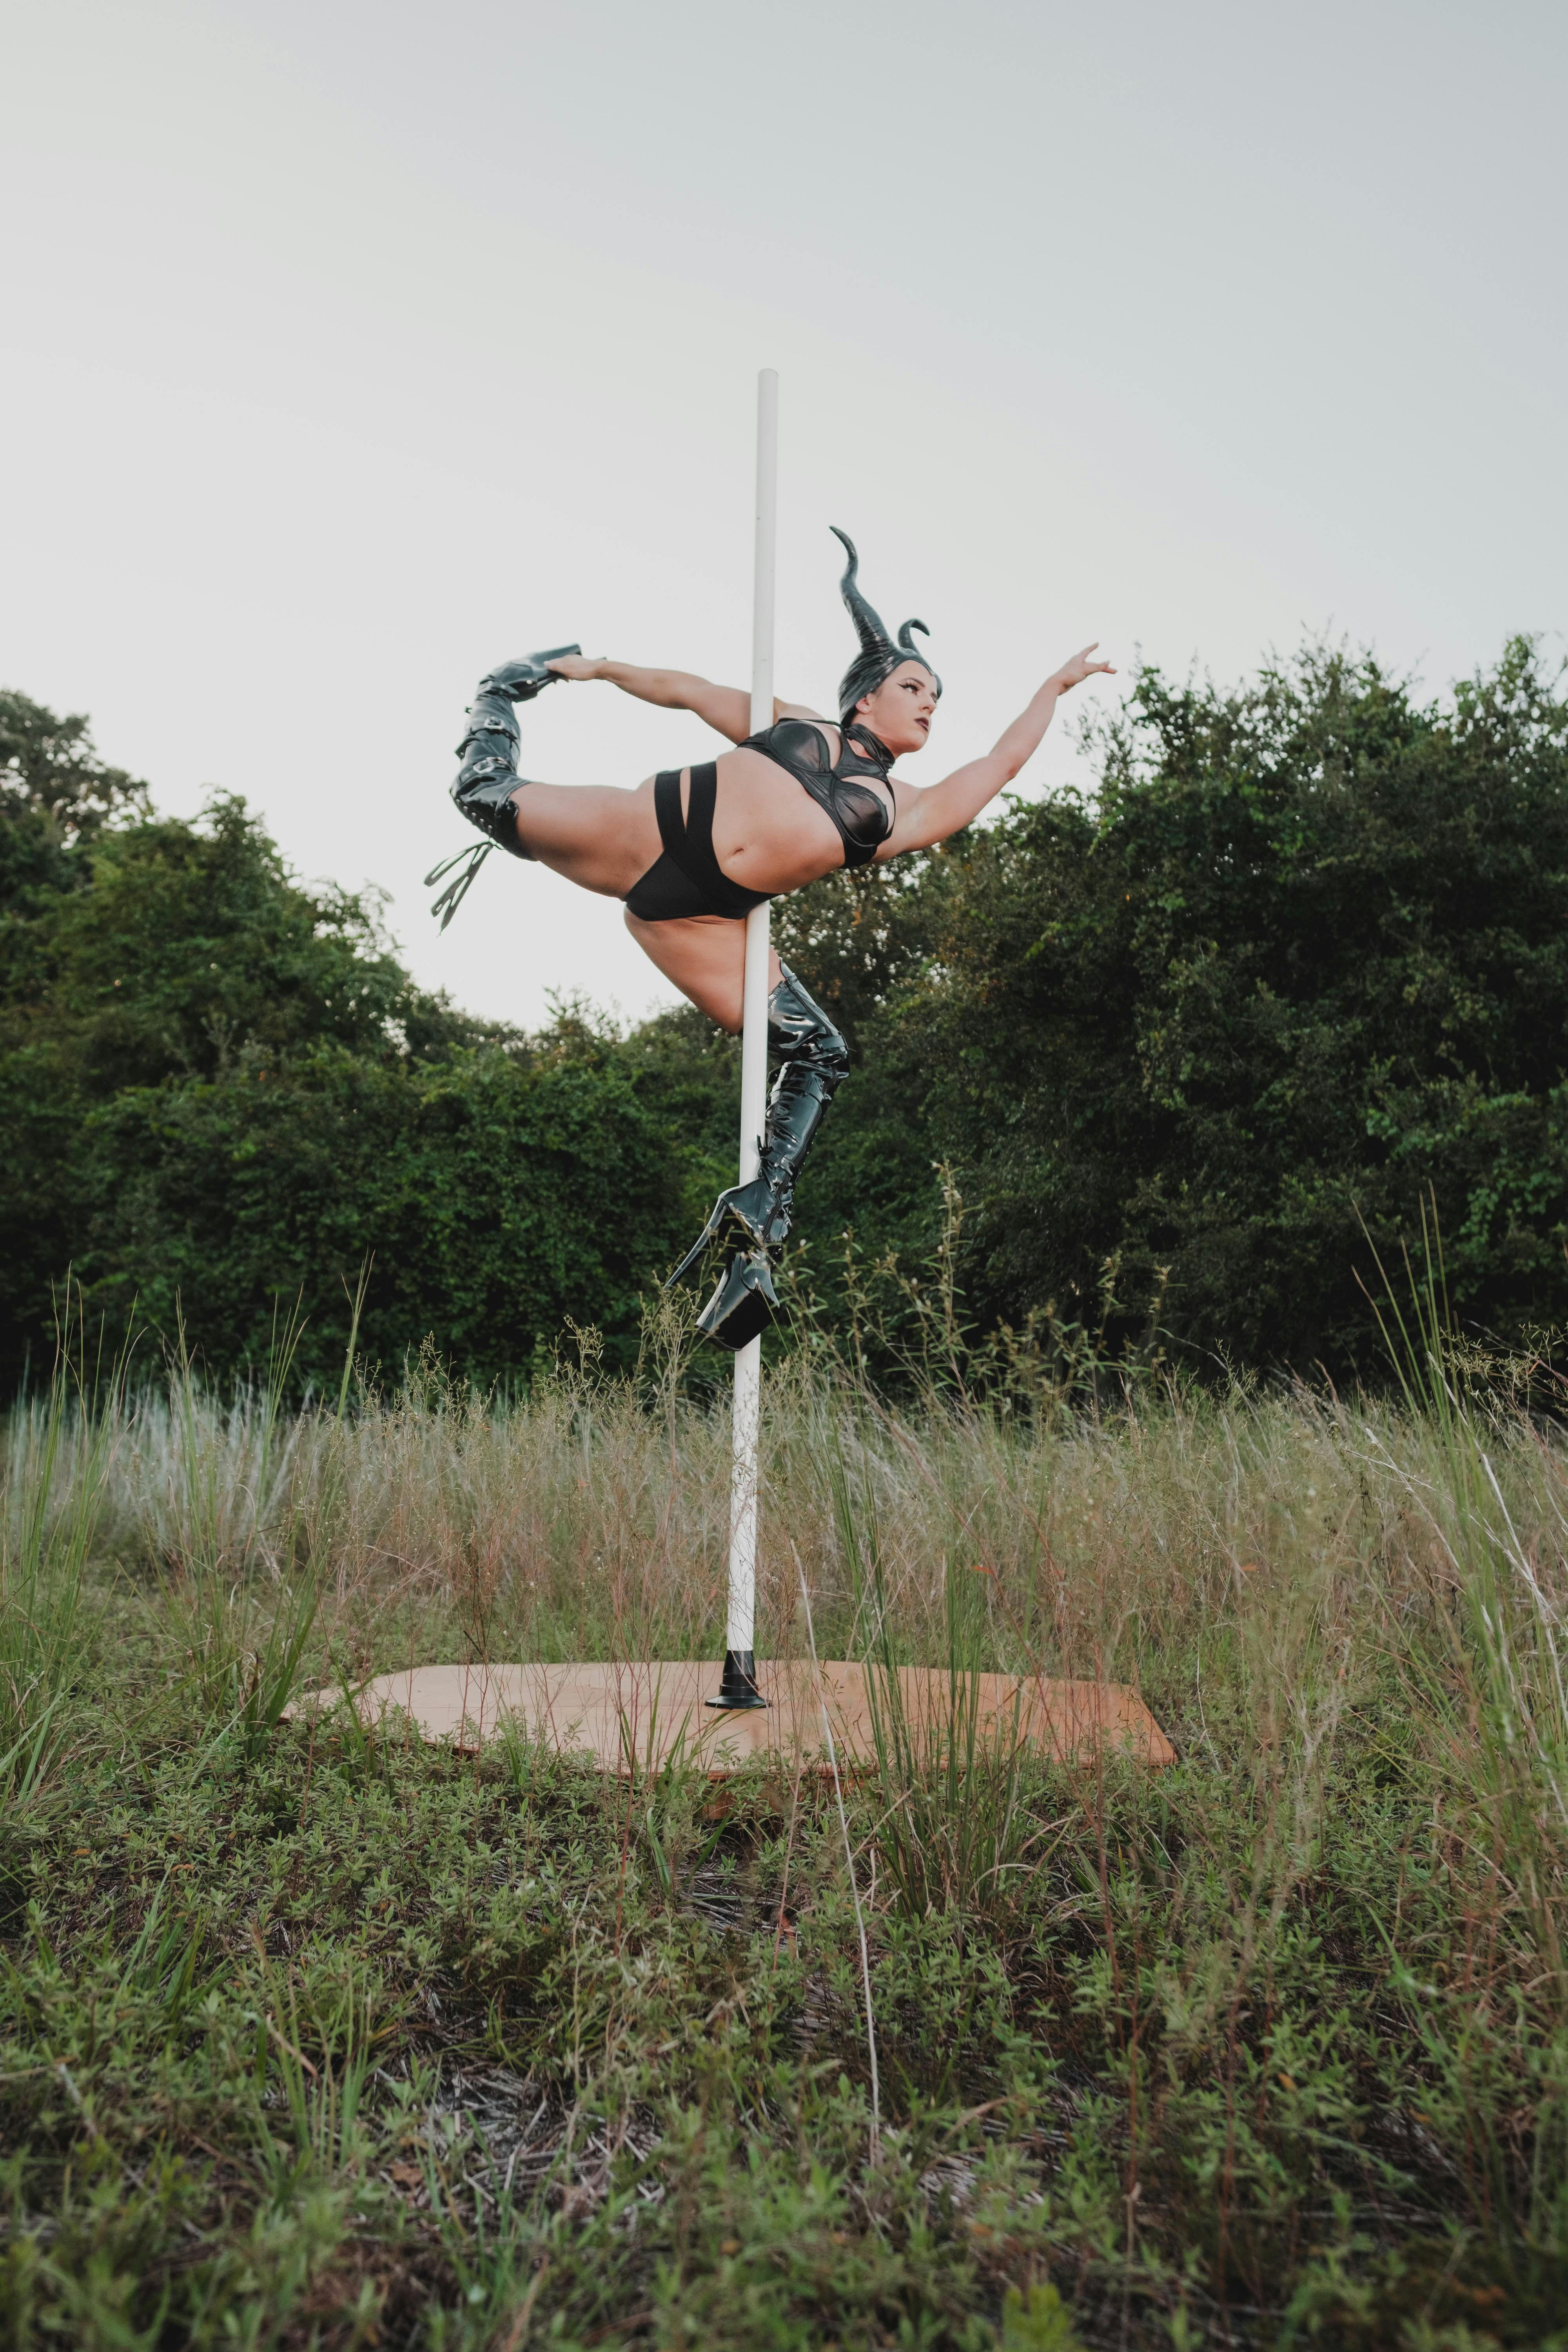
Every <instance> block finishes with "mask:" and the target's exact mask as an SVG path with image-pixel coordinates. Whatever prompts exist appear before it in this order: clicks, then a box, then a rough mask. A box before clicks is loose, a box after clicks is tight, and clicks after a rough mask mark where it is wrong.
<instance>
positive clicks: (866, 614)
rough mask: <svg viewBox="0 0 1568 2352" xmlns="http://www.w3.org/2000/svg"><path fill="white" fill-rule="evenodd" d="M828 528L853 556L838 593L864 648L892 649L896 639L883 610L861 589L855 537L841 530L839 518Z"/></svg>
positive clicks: (873, 650)
mask: <svg viewBox="0 0 1568 2352" xmlns="http://www.w3.org/2000/svg"><path fill="white" fill-rule="evenodd" d="M827 528H828V530H830V531H831V532H832V533H833V536H834V538H835V539H837V540H839V541H842V543H843V546H844V549H845V551H846V553H847V556H848V558H849V561H848V562H847V564H846V565H845V567H844V577H843V579H842V580H841V581H840V582H839V583H838V593H839V594H840V595H841V596H842V597H843V599H844V602H845V604H847V606H848V608H849V617H850V619H851V620H852V621H853V622H854V624H855V626H856V628H857V630H858V632H859V636H860V649H861V651H862V652H863V653H868V654H879V653H890V652H891V651H892V646H893V640H892V638H891V637H890V636H889V635H888V631H887V626H886V624H885V623H884V621H883V619H882V616H881V614H879V612H878V611H877V610H876V608H875V606H874V605H871V604H868V603H867V602H866V599H865V597H864V596H862V594H861V593H860V588H859V571H860V558H859V557H858V555H857V554H856V552H855V542H854V541H853V540H852V539H851V538H850V536H849V534H848V532H847V530H839V528H838V525H837V523H836V522H830V523H829V524H828V526H827Z"/></svg>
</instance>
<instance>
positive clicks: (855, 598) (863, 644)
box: [828, 522, 942, 719]
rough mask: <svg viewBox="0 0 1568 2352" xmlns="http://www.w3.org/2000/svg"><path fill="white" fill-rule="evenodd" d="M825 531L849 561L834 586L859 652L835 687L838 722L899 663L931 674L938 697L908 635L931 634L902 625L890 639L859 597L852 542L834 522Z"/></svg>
mask: <svg viewBox="0 0 1568 2352" xmlns="http://www.w3.org/2000/svg"><path fill="white" fill-rule="evenodd" d="M828 529H829V530H831V531H832V533H833V536H834V538H835V539H837V540H842V541H843V542H844V546H845V549H846V551H847V554H848V557H849V561H848V563H847V565H846V566H845V571H844V577H843V579H842V580H841V581H840V582H839V583H838V585H839V589H840V591H841V593H842V594H843V597H844V602H845V604H847V606H848V608H849V617H850V619H851V620H852V621H853V622H854V624H855V626H856V628H857V629H858V631H859V635H860V650H859V652H858V654H857V655H856V656H855V659H854V660H853V661H852V662H851V663H850V665H849V667H848V668H847V670H846V671H845V673H844V676H843V677H842V678H841V679H840V680H839V683H838V715H839V718H840V719H848V717H849V715H850V713H851V712H852V711H853V709H854V708H855V705H856V704H857V703H858V701H859V699H860V697H861V696H862V695H863V694H875V693H876V691H877V688H879V686H880V685H881V683H882V681H883V679H884V678H887V677H891V676H892V674H893V672H894V671H895V670H896V669H897V668H898V667H899V665H900V663H901V662H907V661H917V662H919V664H920V666H921V668H922V669H926V670H931V677H933V678H935V679H936V690H937V692H938V694H940V693H941V692H942V680H941V678H940V677H937V675H936V672H935V670H934V669H931V664H930V662H929V661H927V659H926V657H925V656H924V654H922V653H921V652H920V651H919V650H918V649H917V647H916V646H915V642H914V639H913V638H912V637H911V636H910V630H911V629H918V630H919V631H920V633H921V636H922V637H929V636H930V635H931V631H930V630H929V629H928V628H927V627H926V625H925V623H924V622H923V621H906V622H905V623H904V625H903V626H902V628H901V629H900V631H899V634H898V637H897V640H896V641H895V639H893V638H892V637H890V636H889V635H888V632H887V629H886V627H885V625H884V624H883V621H882V618H881V615H880V614H879V613H876V612H874V611H873V610H872V608H871V606H870V605H869V604H868V603H867V602H866V599H865V598H864V596H862V594H861V593H860V589H859V584H858V577H859V571H860V558H859V557H858V555H857V554H856V552H855V542H854V541H853V540H852V539H851V538H850V536H849V534H848V532H847V531H845V530H839V528H838V525H837V523H836V522H835V523H829V525H828Z"/></svg>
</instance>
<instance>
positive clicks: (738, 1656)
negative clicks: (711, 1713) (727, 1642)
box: [708, 1650, 767, 1707]
mask: <svg viewBox="0 0 1568 2352" xmlns="http://www.w3.org/2000/svg"><path fill="white" fill-rule="evenodd" d="M708 1705H709V1706H737V1707H738V1706H766V1705H767V1700H766V1699H765V1698H764V1697H763V1695H762V1692H761V1691H760V1690H759V1689H758V1688H757V1661H756V1659H755V1657H754V1656H753V1654H752V1652H751V1651H750V1650H726V1651H725V1653H724V1673H723V1678H722V1680H721V1682H720V1685H719V1696H718V1697H717V1698H710V1700H709V1701H708Z"/></svg>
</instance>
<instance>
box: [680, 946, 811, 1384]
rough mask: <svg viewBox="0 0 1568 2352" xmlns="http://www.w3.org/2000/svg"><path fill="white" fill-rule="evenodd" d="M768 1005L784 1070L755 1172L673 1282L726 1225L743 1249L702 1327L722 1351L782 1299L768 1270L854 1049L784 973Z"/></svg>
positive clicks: (718, 1206) (721, 1206) (761, 1322)
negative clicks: (806, 1163)
mask: <svg viewBox="0 0 1568 2352" xmlns="http://www.w3.org/2000/svg"><path fill="white" fill-rule="evenodd" d="M780 973H781V977H780V980H779V984H778V986H777V987H776V988H775V989H774V990H773V994H772V996H771V997H770V998H769V999H768V1049H769V1052H770V1053H771V1054H773V1055H776V1056H777V1057H778V1059H779V1061H780V1063H781V1065H782V1066H781V1068H780V1070H779V1074H778V1076H777V1077H776V1078H775V1079H774V1081H773V1093H772V1094H771V1096H770V1097H769V1098H768V1109H767V1119H766V1122H765V1125H764V1127H763V1138H762V1149H761V1152H760V1154H759V1158H758V1166H757V1172H756V1174H755V1176H753V1177H752V1179H751V1181H750V1182H749V1183H745V1184H734V1185H731V1188H730V1190H729V1191H728V1192H721V1194H720V1195H719V1198H718V1200H717V1201H716V1202H715V1203H714V1205H713V1213H712V1214H711V1215H710V1218H709V1220H708V1223H706V1225H705V1226H704V1227H703V1229H702V1231H701V1233H700V1234H699V1235H698V1238H697V1240H696V1242H695V1244H693V1246H692V1247H691V1248H690V1249H689V1251H688V1252H687V1254H686V1255H685V1257H684V1258H683V1259H682V1260H681V1262H680V1264H679V1265H678V1266H677V1267H676V1269H675V1272H674V1273H673V1274H672V1275H671V1276H670V1277H669V1279H670V1281H671V1282H678V1281H679V1279H680V1277H681V1276H682V1275H683V1274H685V1273H686V1272H687V1271H688V1269H689V1267H691V1266H692V1265H695V1264H696V1262H697V1260H698V1259H699V1258H700V1255H702V1252H703V1251H704V1250H705V1249H706V1248H707V1247H708V1245H709V1244H710V1242H711V1241H712V1240H713V1239H714V1238H715V1237H716V1236H717V1235H718V1234H720V1233H721V1231H722V1230H723V1228H724V1227H725V1226H726V1225H727V1224H728V1225H731V1226H732V1227H734V1228H736V1229H737V1231H736V1238H737V1239H738V1241H739V1242H740V1244H741V1246H740V1248H739V1249H738V1250H737V1251H736V1252H735V1254H734V1255H733V1256H732V1257H731V1262H730V1265H729V1267H728V1269H727V1271H726V1272H725V1274H724V1276H723V1277H722V1279H721V1281H720V1283H719V1286H718V1288H717V1289H716V1290H715V1291H714V1293H713V1296H712V1297H711V1298H710V1300H709V1301H708V1304H707V1305H706V1307H704V1308H703V1310H702V1312H701V1314H700V1316H699V1317H698V1318H697V1328H698V1329H699V1330H700V1331H701V1332H702V1333H703V1334H704V1336H705V1337H706V1338H708V1339H716V1340H717V1341H718V1342H719V1343H720V1345H721V1347H726V1348H743V1347H744V1346H745V1344H746V1342H747V1340H748V1339H754V1338H755V1337H756V1335H757V1333H758V1332H759V1331H761V1330H762V1329H763V1328H764V1327H765V1326H766V1325H767V1324H768V1323H769V1322H771V1321H772V1319H773V1313H774V1310H775V1309H776V1308H777V1306H778V1298H777V1296H776V1294H775V1292H774V1290H773V1276H772V1272H771V1269H770V1266H769V1263H768V1256H769V1253H770V1252H771V1251H773V1250H774V1249H776V1248H777V1247H778V1245H779V1244H780V1243H781V1242H782V1241H783V1240H784V1236H785V1235H786V1234H788V1232H789V1229H790V1223H791V1219H792V1213H793V1210H794V1205H795V1179H796V1177H797V1176H798V1175H799V1173H800V1171H801V1167H802V1164H803V1163H804V1161H805V1156H806V1153H807V1152H808V1151H809V1150H810V1149H811V1145H812V1140H813V1139H814V1137H815V1136H816V1130H817V1129H818V1127H819V1126H820V1125H821V1124H822V1118H823V1114H824V1112H825V1111H826V1108H827V1106H828V1104H829V1103H830V1102H831V1101H832V1100H833V1097H834V1096H835V1094H836V1093H837V1090H838V1087H839V1086H840V1084H841V1083H842V1081H843V1079H844V1077H845V1076H846V1075H847V1071H848V1068H849V1049H848V1047H847V1045H845V1042H844V1040H843V1038H842V1037H841V1036H840V1034H839V1033H838V1031H837V1029H836V1028H835V1027H834V1025H833V1024H832V1022H831V1021H830V1020H829V1019H828V1017H827V1015H826V1013H824V1011H823V1009H822V1007H821V1005H820V1004H818V1003H816V1000H815V998H814V997H812V996H811V995H810V994H809V993H808V992H807V991H806V990H805V988H803V987H802V986H801V983H800V982H799V981H798V980H797V979H796V978H795V973H794V972H793V971H790V969H789V966H788V965H787V964H784V965H781V966H780Z"/></svg>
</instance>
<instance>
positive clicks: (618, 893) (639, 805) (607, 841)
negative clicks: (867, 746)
mask: <svg viewBox="0 0 1568 2352" xmlns="http://www.w3.org/2000/svg"><path fill="white" fill-rule="evenodd" d="M825 731H826V732H827V735H828V740H829V742H830V743H832V744H833V746H834V749H835V751H837V732H838V730H837V728H833V729H830V730H825ZM715 764H716V766H717V768H718V779H717V782H718V793H717V798H716V804H715V808H714V814H713V848H714V854H715V855H716V856H717V857H718V860H719V864H720V866H721V869H722V871H723V872H724V873H725V874H727V875H728V876H729V877H730V879H731V881H732V882H738V883H739V884H740V885H741V887H742V889H746V890H765V891H768V892H770V893H773V894H775V895H776V894H777V893H779V892H782V891H785V890H798V889H800V888H801V887H803V886H804V885H805V883H807V882H815V881H816V878H817V877H818V876H819V875H822V874H829V873H831V872H832V871H833V869H834V867H835V866H841V865H842V864H843V862H844V845H843V843H842V842H841V840H840V839H839V837H838V829H837V826H836V825H835V824H834V822H833V820H832V818H831V817H830V816H829V815H828V814H827V812H826V809H821V808H819V807H818V806H817V804H816V802H815V801H814V800H813V799H812V798H811V796H810V794H809V793H805V792H803V791H802V790H801V788H800V786H799V785H798V784H797V783H796V782H795V779H794V778H793V777H792V776H789V775H787V774H786V773H785V772H784V769H782V768H781V767H780V766H779V765H778V763H777V761H773V760H769V759H767V758H765V757H764V755H763V753H762V752H761V751H742V750H736V751H723V752H721V753H720V755H719V758H718V760H717V761H716V763H715ZM653 788H654V780H653V778H652V777H651V776H648V777H647V778H646V779H645V780H644V782H642V783H640V784H638V785H637V787H636V789H635V790H634V791H631V792H621V791H616V789H614V788H613V787H611V786H607V785H595V784H534V783H530V784H525V785H524V786H523V787H522V789H521V792H520V793H518V795H517V799H516V803H515V805H516V808H517V812H518V835H519V838H520V840H521V842H522V843H523V844H524V845H525V846H526V848H527V849H528V851H529V854H530V855H531V856H533V857H535V858H537V859H538V861H539V863H540V864H541V865H542V866H549V867H550V868H551V869H552V872H554V873H557V874H563V875H564V876H565V877H567V879H568V880H569V881H572V882H575V883H576V884H577V885H578V887H580V888H581V889H584V890H594V891H597V892H599V893H600V894H601V895H602V896H603V897H605V898H625V897H626V893H627V891H628V890H629V889H631V887H633V885H634V884H635V883H636V882H637V880H638V879H639V878H640V877H641V876H643V875H644V874H646V873H647V870H648V867H649V866H652V865H654V864H655V863H656V862H657V860H658V857H659V856H660V855H661V853H662V851H663V847H664V844H663V842H662V841H661V840H660V838H659V831H658V816H657V815H656V814H655V812H654V799H653ZM690 794H691V770H690V768H689V767H686V768H683V769H682V770H681V772H680V806H681V813H682V814H683V815H685V814H688V813H689V807H690ZM590 802H592V803H595V805H593V806H591V807H590V806H589V805H588V803H590Z"/></svg>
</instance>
